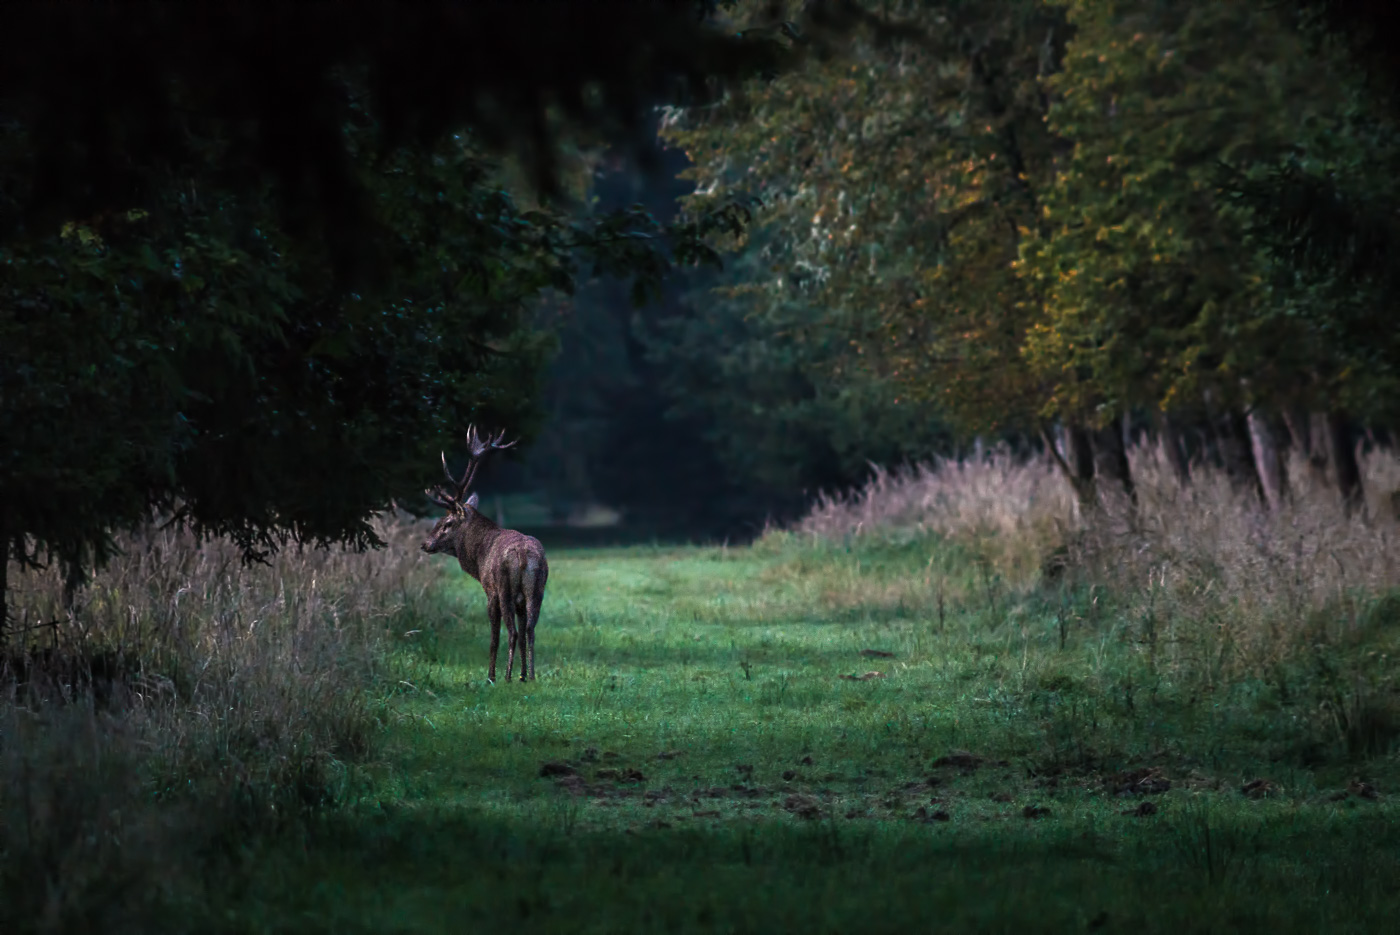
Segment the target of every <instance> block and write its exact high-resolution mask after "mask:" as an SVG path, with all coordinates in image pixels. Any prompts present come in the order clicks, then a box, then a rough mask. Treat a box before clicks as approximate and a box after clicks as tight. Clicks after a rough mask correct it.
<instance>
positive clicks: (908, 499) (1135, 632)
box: [787, 447, 1400, 703]
mask: <svg viewBox="0 0 1400 935" xmlns="http://www.w3.org/2000/svg"><path fill="white" fill-rule="evenodd" d="M1130 462H1131V466H1132V471H1133V476H1134V478H1135V480H1136V483H1137V490H1138V504H1137V506H1136V507H1134V506H1133V505H1132V504H1130V503H1128V502H1127V500H1126V498H1124V497H1116V498H1115V497H1106V498H1105V502H1104V503H1103V505H1102V507H1101V508H1099V509H1095V510H1092V511H1088V512H1087V515H1086V514H1085V513H1084V512H1081V510H1080V508H1079V506H1078V504H1077V502H1076V499H1075V497H1074V494H1073V491H1072V489H1071V488H1070V485H1069V484H1068V482H1067V481H1066V480H1065V479H1064V478H1063V477H1062V476H1061V475H1060V474H1059V473H1058V472H1057V470H1056V469H1055V468H1054V466H1053V465H1052V464H1051V463H1049V462H1048V461H1039V460H1036V461H1030V462H1026V461H1018V460H1016V459H1014V458H1012V457H1011V456H1010V455H1009V454H1006V453H1004V452H998V453H994V454H992V455H990V456H988V457H986V458H985V459H983V460H976V461H962V462H958V461H952V460H937V461H934V462H931V463H928V464H925V465H921V466H919V467H917V468H914V469H912V470H905V471H877V472H876V475H875V477H874V478H873V479H872V480H871V481H870V483H868V484H867V485H866V486H865V487H864V488H862V489H859V490H856V491H854V492H852V493H850V494H848V495H846V496H829V497H824V498H822V499H821V500H820V501H818V502H817V503H816V504H815V505H814V507H813V509H812V510H811V512H810V513H809V514H808V515H807V516H806V517H804V518H803V519H802V520H801V521H799V522H798V523H797V524H795V526H794V527H793V528H792V529H791V530H790V531H789V532H788V533H787V534H788V535H791V536H797V537H801V538H807V539H811V540H815V541H819V542H832V541H852V542H854V541H861V540H865V541H875V542H879V541H885V542H888V541H896V542H899V541H909V540H911V539H917V538H919V537H924V536H937V537H940V538H942V539H944V540H946V541H950V542H953V543H957V544H961V545H965V546H968V547H969V548H971V549H972V550H974V554H975V555H976V556H977V557H978V558H979V560H983V561H986V562H987V563H989V564H990V565H991V566H992V567H994V568H995V569H996V570H997V572H998V574H1000V575H1001V576H1002V578H1003V580H1004V581H1005V582H1006V583H1008V584H1010V585H1012V586H1016V587H1020V588H1021V589H1023V590H1026V591H1029V590H1033V589H1038V588H1044V587H1045V586H1046V585H1047V583H1050V581H1049V580H1047V579H1053V581H1055V582H1057V583H1058V582H1061V581H1067V582H1068V583H1071V584H1073V583H1078V584H1083V585H1089V586H1092V587H1094V588H1096V589H1098V592H1099V593H1100V594H1102V595H1104V596H1105V598H1106V599H1109V600H1111V601H1112V602H1113V603H1114V604H1115V606H1116V609H1117V613H1116V614H1115V615H1114V617H1113V619H1114V620H1115V622H1116V624H1115V625H1118V626H1120V627H1122V628H1124V634H1123V635H1124V637H1125V638H1127V639H1131V640H1134V641H1135V642H1136V643H1137V645H1138V646H1139V647H1140V648H1141V651H1142V652H1144V653H1145V654H1147V655H1148V656H1149V659H1150V661H1151V663H1152V665H1153V666H1155V667H1158V668H1159V670H1160V671H1163V672H1165V673H1169V674H1172V675H1175V676H1177V677H1181V678H1186V679H1190V680H1192V681H1193V682H1196V683H1199V684H1202V685H1205V686H1210V685H1214V684H1218V683H1220V682H1222V681H1232V680H1238V679H1241V678H1250V677H1277V676H1278V673H1279V672H1280V671H1281V669H1280V667H1281V666H1285V665H1286V664H1288V663H1290V661H1293V660H1296V659H1298V658H1299V657H1300V653H1301V651H1302V650H1303V649H1305V648H1308V647H1314V648H1315V647H1317V646H1319V645H1328V646H1336V645H1344V644H1346V643H1347V642H1348V641H1350V640H1355V639H1356V638H1358V636H1359V635H1361V634H1362V632H1363V631H1364V630H1365V629H1366V627H1367V625H1368V622H1369V621H1371V620H1373V619H1375V614H1374V612H1373V611H1374V610H1375V604H1376V601H1377V600H1378V598H1380V597H1381V596H1382V595H1385V594H1386V593H1387V592H1390V591H1392V590H1393V589H1396V588H1397V587H1400V525H1398V524H1397V522H1396V518H1395V515H1394V512H1393V507H1392V505H1391V499H1390V494H1391V492H1392V491H1395V490H1397V489H1400V457H1397V456H1396V454H1395V453H1394V452H1390V451H1384V450H1381V451H1373V452H1370V453H1366V454H1363V455H1362V457H1361V463H1362V468H1363V474H1364V480H1365V485H1366V490H1367V497H1368V502H1367V504H1366V507H1365V509H1364V510H1361V511H1358V512H1357V513H1355V514H1353V515H1348V514H1347V512H1346V511H1345V510H1344V509H1343V506H1342V503H1341V501H1340V499H1339V497H1338V496H1337V494H1336V492H1335V490H1334V489H1332V488H1331V487H1330V486H1327V485H1326V483H1325V480H1324V479H1319V478H1318V477H1316V476H1315V475H1314V474H1313V473H1311V472H1310V471H1309V470H1308V467H1307V465H1306V464H1305V463H1303V462H1302V461H1301V460H1295V462H1294V463H1293V464H1292V465H1291V470H1290V477H1291V480H1292V497H1291V499H1290V500H1289V502H1288V503H1286V504H1285V505H1283V506H1282V507H1281V508H1280V509H1277V510H1270V509H1268V508H1266V507H1265V506H1263V505H1262V504H1260V503H1259V501H1258V499H1257V498H1256V497H1254V496H1253V495H1252V494H1250V493H1249V492H1247V491H1246V492H1241V491H1239V490H1236V489H1234V488H1233V487H1232V486H1231V483H1230V481H1229V480H1228V478H1227V477H1226V476H1225V474H1224V472H1223V471H1222V470H1219V469H1217V468H1214V467H1211V466H1209V465H1202V464H1198V465H1196V466H1195V469H1194V472H1193V475H1192V480H1191V482H1190V483H1189V484H1186V485H1183V484H1182V483H1180V482H1179V481H1178V480H1177V478H1176V476H1175V475H1174V473H1173V472H1172V471H1171V470H1170V469H1169V468H1168V466H1167V464H1166V462H1165V459H1164V457H1163V455H1162V453H1161V452H1160V451H1159V450H1157V449H1155V448H1150V447H1137V448H1135V449H1134V450H1133V451H1131V452H1130ZM1057 572H1062V573H1063V575H1064V576H1065V578H1063V579H1061V578H1060V577H1059V575H1058V574H1057ZM1339 703H1340V702H1339Z"/></svg>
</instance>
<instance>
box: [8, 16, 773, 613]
mask: <svg viewBox="0 0 1400 935" xmlns="http://www.w3.org/2000/svg"><path fill="white" fill-rule="evenodd" d="M708 6H709V4H705V3H697V2H694V0H672V2H664V0H650V2H649V0H631V2H622V0H618V2H613V3H608V4H580V3H576V2H571V0H542V2H532V3H520V2H508V0H507V2H472V3H468V2H446V0H440V2H424V3H416V4H406V5H405V4H371V3H304V4H303V3H296V4H282V5H279V6H276V7H272V6H262V5H257V4H231V3H207V4H204V3H202V4H167V3H132V4H104V5H89V4H50V3H13V4H5V5H3V6H0V595H3V594H4V586H5V583H6V582H5V581H4V580H3V570H4V569H5V567H6V561H5V559H9V558H11V557H13V558H15V559H17V560H18V561H19V562H20V564H21V566H24V565H28V564H33V563H36V562H40V561H45V560H52V559H57V560H59V561H62V562H63V563H65V564H66V565H67V566H68V568H69V570H70V572H72V573H73V576H76V574H77V573H78V572H80V571H81V570H82V569H83V568H86V567H89V566H90V565H91V564H92V563H93V562H97V561H100V560H101V559H102V558H103V557H104V555H105V554H106V552H107V551H108V550H109V548H110V543H111V540H110V533H111V531H112V530H113V529H116V528H121V527H124V526H129V525H132V524H135V523H139V522H142V521H145V520H147V519H149V518H150V516H151V515H152V512H153V511H157V510H160V511H173V512H174V513H175V515H176V517H178V518H179V519H181V520H183V521H185V522H187V523H189V524H190V525H191V526H192V527H193V528H195V529H196V530H197V531H199V532H201V533H204V534H228V535H231V536H233V537H234V538H235V539H236V540H237V541H238V542H239V543H240V544H241V545H242V546H243V547H244V548H245V550H246V551H247V553H248V554H249V555H252V556H256V555H258V554H260V553H262V552H264V551H266V550H268V549H271V548H275V547H276V546H277V545H279V544H280V543H282V542H285V541H288V540H289V539H291V540H296V541H309V542H319V543H331V542H347V543H351V544H354V545H359V546H365V545H371V544H373V542H374V536H373V533H372V532H371V530H370V529H369V527H368V526H367V525H366V524H365V518H366V516H367V515H368V514H369V513H370V512H371V511H373V510H374V509H376V508H379V507H383V506H385V505H387V504H388V503H389V502H390V499H391V498H392V497H396V496H397V497H403V496H410V495H412V492H414V491H419V490H421V488H422V481H423V477H422V472H423V467H422V465H423V464H424V463H425V461H430V460H431V459H432V457H433V456H435V454H436V451H437V448H438V447H439V446H441V445H446V444H449V441H448V440H449V439H450V438H454V437H458V436H460V432H461V428H462V426H464V425H465V424H466V423H467V422H468V421H469V420H470V419H473V418H475V419H477V420H478V421H481V420H488V421H490V422H492V423H494V424H499V425H503V426H507V427H509V428H510V429H511V431H512V432H520V431H523V432H526V433H528V432H529V431H530V430H531V429H532V427H533V426H534V422H535V419H536V416H537V411H536V405H535V402H536V401H535V396H536V383H537V381H538V377H539V374H540V369H541V366H542V362H543V361H544V359H545V358H546V356H547V352H548V349H549V344H550V342H549V339H548V337H547V336H546V335H544V334H542V333H540V332H539V331H538V330H537V329H536V328H535V327H534V326H533V325H532V321H533V318H532V316H531V315H530V314H528V312H529V311H530V306H531V305H532V304H533V303H534V302H535V301H536V299H537V298H538V297H539V296H540V295H541V294H542V293H543V292H545V291H547V290H550V289H557V290H568V289H570V288H571V287H572V283H573V280H574V274H575V265H576V263H577V261H578V260H579V258H580V257H583V258H585V259H586V260H587V261H588V262H589V263H590V264H592V265H593V266H594V267H596V268H598V269H602V270H606V271H610V272H612V273H617V274H622V275H632V276H634V277H637V287H638V290H639V291H638V294H639V296H644V295H646V294H648V293H649V292H654V290H655V282H656V280H657V278H658V277H659V276H661V275H662V274H664V273H665V272H666V270H667V268H668V266H669V264H670V263H671V262H672V261H673V260H681V261H689V260H693V259H695V258H697V257H700V256H704V255H705V254H704V251H703V248H702V247H701V244H700V239H701V237H702V236H703V235H704V234H705V233H706V230H707V228H706V226H705V224H704V223H696V224H691V225H688V226H686V227H684V228H678V229H676V230H673V231H671V232H670V234H671V235H672V236H671V237H669V238H666V237H663V234H665V233H667V232H664V231H662V230H661V229H660V228H659V227H658V226H657V225H656V224H655V223H654V222H653V221H652V220H651V219H650V218H649V217H647V216H646V215H645V213H644V212H640V211H624V212H620V213H617V214H615V215H613V216H612V217H608V218H603V219H600V220H599V221H598V222H597V223H594V224H591V225H583V224H579V223H573V222H572V221H571V220H570V216H569V215H567V214H564V213H562V212H561V211H560V210H558V207H557V206H558V204H559V202H558V200H557V199H553V200H552V199H551V197H550V196H554V195H557V194H558V193H559V192H560V191H561V190H562V184H561V181H560V178H561V177H560V172H559V168H560V166H561V158H560V152H561V141H563V140H565V139H573V140H575V141H578V140H583V141H589V140H595V139H605V138H614V139H623V140H624V141H625V139H626V138H627V137H628V135H629V134H633V135H635V134H638V133H641V132H643V131H644V129H645V128H646V127H647V126H648V122H647V121H648V116H649V108H650V107H651V106H652V105H654V104H656V103H658V102H659V101H662V100H664V99H667V98H669V97H674V96H676V95H689V96H690V97H691V98H692V99H694V98H695V97H697V96H699V95H702V94H704V93H706V89H707V88H711V89H713V88H715V87H718V85H715V84H712V83H710V82H711V81H712V79H722V78H724V77H725V76H727V75H739V74H748V73H752V72H753V71H754V70H755V69H760V68H763V69H768V68H773V67H775V66H776V65H777V64H778V63H780V61H781V59H782V58H783V57H784V56H785V55H787V54H789V53H788V51H787V50H788V48H789V46H785V45H783V44H780V43H777V42H775V41H773V40H772V39H771V38H766V37H764V36H761V35H760V36H742V37H741V36H735V35H728V34H725V33H723V32H722V31H720V30H717V29H714V28H712V27H711V26H709V25H707V23H706V21H705V19H704V16H703V14H704V13H705V12H706V8H707V7H708ZM495 157H501V158H506V159H509V160H511V161H512V162H514V163H515V164H517V165H520V166H523V167H525V168H526V169H527V170H528V173H529V176H530V178H532V179H533V180H534V182H535V184H536V186H537V188H538V190H539V192H540V193H542V194H543V195H544V196H545V197H544V198H543V200H542V203H543V204H544V205H545V206H546V207H545V208H544V209H540V210H525V209H524V208H522V207H521V206H520V205H519V204H517V203H516V202H515V201H514V200H513V199H512V198H511V197H510V196H509V195H508V194H506V193H505V192H504V191H503V190H502V186H501V183H500V182H499V178H500V176H499V173H498V172H497V171H496V170H495V167H494V166H493V163H492V159H493V158H495ZM716 217H717V218H718V221H719V222H720V223H729V222H731V221H732V217H725V216H722V215H717V216H716ZM5 619H6V618H5V615H4V608H3V601H0V621H4V620H5ZM0 627H3V623H0Z"/></svg>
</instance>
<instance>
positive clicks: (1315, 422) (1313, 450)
mask: <svg viewBox="0 0 1400 935" xmlns="http://www.w3.org/2000/svg"><path fill="white" fill-rule="evenodd" d="M1304 425H1305V427H1306V430H1307V437H1308V449H1307V450H1308V474H1309V475H1310V476H1311V477H1312V481H1313V483H1314V484H1316V485H1317V486H1318V487H1326V486H1327V485H1328V484H1329V482H1330V481H1329V479H1328V475H1327V463H1328V461H1330V460H1331V455H1330V454H1329V452H1330V451H1331V449H1332V442H1331V441H1330V439H1329V437H1328V434H1327V416H1326V414H1325V413H1321V412H1312V413H1309V414H1308V418H1307V422H1306V423H1304Z"/></svg>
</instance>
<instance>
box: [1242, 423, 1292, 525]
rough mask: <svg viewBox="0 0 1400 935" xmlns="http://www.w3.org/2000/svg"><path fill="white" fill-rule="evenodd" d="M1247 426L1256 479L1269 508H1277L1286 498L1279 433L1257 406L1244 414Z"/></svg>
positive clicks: (1286, 463) (1285, 468)
mask: <svg viewBox="0 0 1400 935" xmlns="http://www.w3.org/2000/svg"><path fill="white" fill-rule="evenodd" d="M1246 424H1247V425H1248V428H1249V442H1250V451H1251V453H1252V454H1253V455H1254V463H1255V465H1256V467H1257V468H1258V470H1259V482H1260V484H1261V485H1262V486H1263V488H1264V496H1265V498H1266V500H1267V501H1268V504H1269V508H1270V509H1273V510H1278V509H1280V508H1281V507H1282V506H1283V504H1284V502H1285V501H1287V500H1288V496H1289V492H1288V462H1287V460H1285V458H1284V453H1283V451H1282V450H1281V449H1280V445H1279V433H1278V432H1277V430H1276V428H1275V426H1274V425H1273V424H1272V422H1271V420H1270V419H1269V417H1268V416H1266V415H1265V414H1264V413H1263V412H1262V411H1261V410H1260V409H1259V407H1257V406H1255V407H1253V408H1251V409H1250V410H1249V415H1248V416H1247V417H1246Z"/></svg>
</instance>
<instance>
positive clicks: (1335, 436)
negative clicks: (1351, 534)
mask: <svg viewBox="0 0 1400 935" xmlns="http://www.w3.org/2000/svg"><path fill="white" fill-rule="evenodd" d="M1327 448H1328V450H1327V453H1328V455H1329V456H1330V460H1331V462H1332V471H1333V477H1334V479H1335V480H1336V482H1337V492H1338V493H1340V494H1341V495H1342V503H1343V505H1345V506H1346V510H1347V513H1348V514H1350V513H1352V512H1353V511H1355V510H1356V509H1357V508H1359V507H1360V506H1361V504H1362V502H1363V497H1364V491H1363V490H1362V487H1361V465H1360V464H1358V463H1357V461H1356V447H1355V446H1354V445H1352V443H1351V420H1350V419H1348V418H1347V414H1346V413H1345V412H1342V411H1341V410H1339V409H1333V410H1331V411H1329V412H1328V413H1327Z"/></svg>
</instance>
